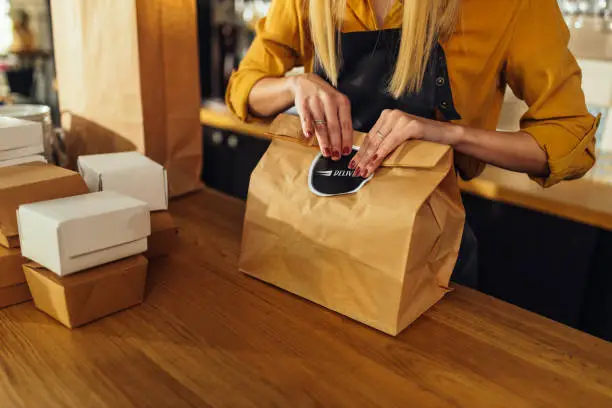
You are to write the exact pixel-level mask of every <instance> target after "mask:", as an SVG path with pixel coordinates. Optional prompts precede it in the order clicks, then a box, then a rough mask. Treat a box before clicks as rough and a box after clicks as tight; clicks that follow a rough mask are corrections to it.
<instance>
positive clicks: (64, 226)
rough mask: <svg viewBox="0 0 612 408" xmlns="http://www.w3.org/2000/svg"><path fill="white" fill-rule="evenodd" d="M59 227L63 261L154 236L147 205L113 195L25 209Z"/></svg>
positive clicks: (81, 197) (23, 210)
mask: <svg viewBox="0 0 612 408" xmlns="http://www.w3.org/2000/svg"><path fill="white" fill-rule="evenodd" d="M28 212H31V213H35V214H37V215H38V216H39V217H42V218H46V219H47V220H49V221H50V222H53V223H54V224H55V225H56V226H57V239H58V243H59V248H60V252H61V254H60V256H61V257H77V256H81V255H85V254H89V253H93V252H96V251H99V250H102V249H107V248H111V247H114V246H118V245H122V244H125V243H129V242H133V241H136V240H139V239H142V238H145V237H147V236H149V235H150V234H151V221H150V213H149V209H148V206H147V204H146V203H144V202H142V201H140V200H136V199H134V198H132V197H128V196H125V195H123V194H119V193H116V192H112V191H103V192H99V193H91V194H84V195H79V196H74V197H68V198H61V199H57V200H50V201H43V202H38V203H34V204H27V205H23V206H21V207H20V208H19V214H20V218H23V217H26V216H27V214H28Z"/></svg>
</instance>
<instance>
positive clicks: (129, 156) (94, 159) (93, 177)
mask: <svg viewBox="0 0 612 408" xmlns="http://www.w3.org/2000/svg"><path fill="white" fill-rule="evenodd" d="M77 165H78V168H79V173H81V175H82V176H83V179H84V180H85V182H86V183H87V186H88V187H89V191H91V192H96V191H116V192H119V193H122V194H125V195H129V196H131V197H134V198H137V199H139V200H142V201H144V202H146V203H147V204H149V209H150V210H151V211H159V210H167V209H168V182H167V179H166V170H165V169H164V167H163V166H162V165H160V164H158V163H156V162H154V161H153V160H151V159H149V158H148V157H146V156H144V155H142V154H141V153H138V152H121V153H108V154H94V155H87V156H80V157H79V159H78V162H77Z"/></svg>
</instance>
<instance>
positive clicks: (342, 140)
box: [289, 74, 353, 160]
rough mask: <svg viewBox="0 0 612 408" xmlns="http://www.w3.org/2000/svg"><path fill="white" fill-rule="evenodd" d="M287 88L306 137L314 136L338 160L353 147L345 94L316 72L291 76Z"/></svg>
mask: <svg viewBox="0 0 612 408" xmlns="http://www.w3.org/2000/svg"><path fill="white" fill-rule="evenodd" d="M289 89H290V90H291V93H292V95H293V97H294V100H295V107H296V108H297V110H298V113H299V114H300V119H301V120H302V131H303V132H304V135H306V137H308V138H310V137H312V136H315V135H316V137H317V140H318V141H319V146H320V148H321V153H322V154H323V156H325V157H331V158H332V159H333V160H339V159H340V156H341V155H345V156H346V155H349V154H350V153H351V150H352V147H353V122H352V119H351V104H350V102H349V100H348V98H347V97H346V96H345V95H343V94H342V93H340V92H338V90H336V89H335V88H334V87H333V86H331V85H330V84H328V83H327V82H325V81H324V80H323V79H322V78H321V77H319V76H317V75H315V74H304V75H297V76H294V77H290V79H289Z"/></svg>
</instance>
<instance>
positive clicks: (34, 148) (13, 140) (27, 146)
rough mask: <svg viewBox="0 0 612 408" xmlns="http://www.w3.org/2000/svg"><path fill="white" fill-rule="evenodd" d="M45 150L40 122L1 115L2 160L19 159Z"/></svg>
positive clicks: (0, 141) (0, 139) (0, 157)
mask: <svg viewBox="0 0 612 408" xmlns="http://www.w3.org/2000/svg"><path fill="white" fill-rule="evenodd" d="M43 151H44V146H43V133H42V126H41V124H40V123H36V122H30V121H27V120H21V119H15V118H9V117H6V116H0V160H10V159H17V158H20V157H24V156H31V155H35V154H38V153H42V152H43Z"/></svg>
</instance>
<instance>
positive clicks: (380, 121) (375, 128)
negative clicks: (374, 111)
mask: <svg viewBox="0 0 612 408" xmlns="http://www.w3.org/2000/svg"><path fill="white" fill-rule="evenodd" d="M385 112H386V111H383V113H382V114H381V115H380V116H379V117H378V120H377V121H376V123H374V126H372V129H371V130H370V133H369V134H367V135H366V136H365V137H364V138H363V142H362V143H361V146H360V147H359V151H358V152H357V154H355V156H354V157H353V160H351V162H350V163H349V168H350V169H351V170H353V169H356V168H357V166H359V163H361V162H362V160H363V156H364V155H365V152H366V151H367V149H368V146H369V144H370V142H371V140H372V138H371V137H370V134H372V133H374V134H375V133H376V131H378V129H380V128H381V126H382V125H383V123H384V122H385V120H386V117H387V116H388V115H386V114H385Z"/></svg>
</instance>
